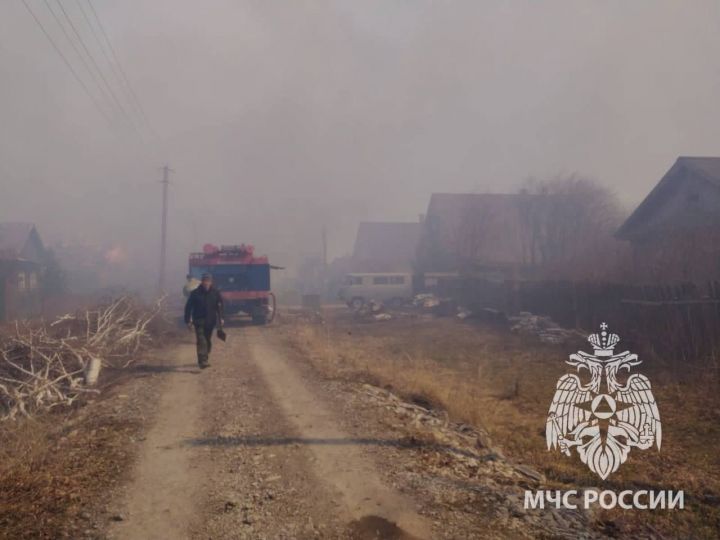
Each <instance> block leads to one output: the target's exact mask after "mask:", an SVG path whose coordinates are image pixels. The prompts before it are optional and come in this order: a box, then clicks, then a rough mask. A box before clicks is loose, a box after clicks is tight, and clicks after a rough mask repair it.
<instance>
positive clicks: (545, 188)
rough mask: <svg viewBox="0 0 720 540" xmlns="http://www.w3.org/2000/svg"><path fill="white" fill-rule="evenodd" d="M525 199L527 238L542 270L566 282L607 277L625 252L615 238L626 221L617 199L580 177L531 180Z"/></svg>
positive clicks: (606, 190) (600, 187)
mask: <svg viewBox="0 0 720 540" xmlns="http://www.w3.org/2000/svg"><path fill="white" fill-rule="evenodd" d="M521 193H523V194H525V195H527V198H525V199H522V203H521V204H523V205H524V206H525V208H524V209H523V211H522V212H521V214H522V215H523V221H524V227H526V228H527V230H526V231H525V234H524V235H523V236H524V237H525V238H526V241H527V243H528V248H529V251H530V253H531V256H532V259H533V260H534V261H535V262H536V263H537V264H538V265H539V266H540V267H541V268H543V269H544V270H545V271H547V272H548V273H551V274H552V275H554V276H559V277H564V278H591V277H595V278H597V277H608V275H609V274H610V273H611V272H612V269H613V266H614V264H615V262H616V259H617V257H618V250H620V249H621V245H620V243H619V242H617V241H616V240H615V239H614V237H613V233H614V232H615V230H616V229H617V227H618V225H619V224H620V221H621V219H622V210H621V206H620V203H619V201H618V199H617V197H616V196H615V194H614V193H612V192H611V191H610V190H608V189H607V188H605V187H603V186H600V185H599V184H597V183H596V182H595V181H593V180H590V179H587V178H584V177H582V176H579V175H577V174H573V175H570V176H559V177H555V178H552V179H548V180H535V179H530V180H528V181H526V182H525V184H524V186H523V187H522V189H521Z"/></svg>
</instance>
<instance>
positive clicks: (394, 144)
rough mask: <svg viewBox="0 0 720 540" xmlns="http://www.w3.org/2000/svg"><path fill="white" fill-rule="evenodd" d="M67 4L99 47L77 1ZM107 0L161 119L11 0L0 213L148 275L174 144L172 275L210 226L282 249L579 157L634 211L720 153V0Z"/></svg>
mask: <svg viewBox="0 0 720 540" xmlns="http://www.w3.org/2000/svg"><path fill="white" fill-rule="evenodd" d="M27 2H28V5H29V6H30V7H31V9H32V10H33V11H34V12H35V13H36V14H37V16H38V18H39V19H40V20H41V22H42V23H43V24H44V25H45V26H46V28H47V29H48V32H49V33H50V34H51V36H52V37H53V39H54V40H56V42H57V43H58V45H59V47H60V48H61V50H62V51H63V52H64V53H65V54H66V56H67V57H68V59H69V60H70V61H71V62H73V63H74V65H75V66H76V69H77V71H78V74H79V75H80V76H81V77H83V78H84V79H85V80H86V82H87V84H88V87H89V89H90V90H91V91H93V92H94V93H95V94H98V93H99V92H98V90H97V87H95V86H93V84H92V80H91V79H90V77H89V75H88V73H87V72H84V71H83V70H82V65H81V64H80V63H79V60H78V59H77V57H74V56H73V50H72V49H71V48H70V45H69V43H68V42H67V40H65V37H64V36H63V33H62V31H61V30H60V28H59V27H58V26H57V23H56V22H55V21H54V20H53V18H52V16H51V15H50V13H49V12H48V11H47V8H46V7H45V4H44V3H43V2H42V1H38V0H27ZM50 4H51V5H52V6H53V7H56V4H53V2H52V1H51V2H50ZM63 5H64V6H66V9H67V11H68V14H69V15H70V16H72V18H73V20H75V21H76V22H77V23H78V26H79V30H81V32H84V33H83V35H84V37H86V39H87V43H88V46H93V45H97V44H96V43H94V42H93V41H92V40H91V34H89V33H88V32H89V30H88V29H87V28H86V27H83V26H82V24H80V23H82V22H84V20H83V18H82V12H81V11H80V9H79V7H78V6H79V5H84V6H87V3H85V0H80V4H78V3H75V2H74V1H70V0H63ZM93 5H94V6H95V9H96V10H97V13H98V15H99V17H100V19H101V20H102V22H103V24H104V26H105V29H106V30H107V33H108V35H109V37H110V40H111V42H112V44H113V47H114V49H115V50H116V51H117V55H118V57H119V59H120V62H121V64H122V67H123V68H124V70H125V72H126V74H127V77H128V79H129V80H130V82H131V84H132V87H133V89H134V90H135V92H136V94H137V96H138V98H139V101H140V102H141V103H142V107H143V109H144V111H145V113H146V115H147V118H148V120H149V125H143V124H142V122H140V121H139V120H138V121H136V123H137V124H138V125H137V128H136V129H137V131H135V130H134V129H131V128H130V127H129V126H128V125H127V123H126V122H124V121H123V119H122V116H121V115H119V114H117V113H115V114H113V113H112V112H111V110H110V106H109V105H108V102H107V101H105V102H103V103H105V105H104V107H105V109H106V111H107V114H108V115H109V116H110V115H112V116H111V122H107V121H106V120H105V119H104V118H103V116H101V115H100V114H99V112H98V110H97V109H96V108H95V107H94V106H93V103H92V101H91V100H90V99H89V98H88V96H87V95H86V94H85V93H84V92H83V90H82V88H81V87H80V85H79V84H78V83H77V81H76V80H74V78H73V77H72V75H71V73H70V72H69V71H68V68H67V67H66V66H65V65H64V64H63V62H62V60H61V59H60V57H59V56H58V55H57V53H56V52H55V51H54V50H53V49H52V46H51V45H50V43H49V42H48V40H47V38H46V37H45V36H44V35H43V34H42V32H41V30H40V29H39V27H38V26H37V25H36V23H35V22H34V20H33V19H32V17H31V16H30V14H29V13H28V12H27V11H26V9H25V7H24V6H23V4H22V2H20V1H19V0H18V1H15V0H13V1H8V2H3V4H2V6H0V79H1V80H2V84H0V119H1V121H2V129H0V220H2V221H32V222H34V223H36V224H37V225H38V229H39V232H40V234H41V236H42V237H43V239H44V240H45V242H46V243H47V244H50V245H53V244H54V243H56V242H59V241H62V242H65V243H76V244H83V243H86V244H88V245H104V246H107V249H108V250H109V255H108V256H109V257H111V258H114V259H113V261H114V262H117V264H120V265H124V266H122V268H123V269H124V270H123V272H122V273H121V274H122V278H118V279H125V280H131V281H134V282H140V283H139V285H140V286H143V287H145V286H148V284H154V283H155V279H156V278H155V275H156V272H157V263H158V255H157V254H158V246H159V224H160V194H161V191H160V189H161V187H160V184H159V180H160V179H161V171H160V167H162V166H163V165H164V164H166V163H167V164H168V165H170V167H172V168H173V169H174V170H175V173H174V174H172V176H171V181H172V185H171V189H170V214H169V224H170V228H169V231H170V232H169V241H170V244H169V246H170V247H169V250H170V252H169V261H168V282H169V283H170V284H172V283H174V282H178V283H179V282H180V280H181V279H182V276H184V273H185V265H186V256H187V252H188V251H191V250H193V249H198V248H199V247H200V246H201V245H202V244H203V243H205V242H214V243H218V244H220V243H239V242H248V243H253V244H255V245H256V246H257V247H258V250H259V251H260V252H263V253H269V254H270V255H271V256H272V257H273V259H274V260H273V261H272V262H274V263H277V264H286V263H288V262H289V261H291V260H294V259H296V258H297V257H299V256H300V255H302V254H305V253H313V252H319V251H320V249H321V240H320V239H321V233H320V231H321V228H322V227H323V226H326V227H327V229H328V241H329V247H330V254H331V256H339V255H343V254H346V253H348V252H349V251H350V250H351V248H352V240H353V237H354V234H355V230H356V227H357V223H358V221H360V220H387V221H391V220H415V219H417V216H418V214H419V213H422V212H424V211H425V208H426V206H427V202H428V199H429V196H430V193H432V192H437V191H446V192H462V191H492V192H507V191H514V190H515V189H516V188H517V186H518V185H519V184H520V182H522V181H523V180H524V179H525V178H527V177H528V176H540V177H542V176H551V175H555V174H557V173H559V172H573V171H578V172H580V173H582V174H584V175H587V176H589V177H591V178H594V179H596V180H597V181H598V182H599V183H600V184H602V185H605V186H608V187H610V188H611V189H612V190H614V191H615V192H616V193H617V194H618V195H619V196H620V197H621V199H622V200H623V202H624V203H625V204H627V206H628V207H631V206H632V205H634V204H635V203H637V202H638V201H639V200H640V199H642V198H643V197H644V196H645V195H646V194H647V192H648V191H649V190H650V189H651V188H652V186H654V184H655V183H656V182H657V181H658V180H659V178H660V177H661V176H662V174H663V173H664V172H665V171H666V170H667V168H668V167H669V166H670V165H671V164H672V163H673V162H674V160H675V159H676V157H677V156H678V155H718V152H719V151H720V150H719V146H718V144H719V143H720V101H719V100H718V96H719V95H720V67H719V64H718V61H717V53H718V51H720V3H718V2H716V1H715V0H706V1H701V0H696V1H693V2H682V3H681V2H675V1H658V0H646V1H633V2H628V1H625V0H616V1H604V2H599V1H598V2H576V1H565V2H559V1H558V2H556V1H543V2H537V1H515V2H506V1H483V2H477V1H472V0H468V1H454V2H450V1H422V0H415V1H409V0H394V1H387V0H385V1H368V0H362V1H360V0H355V1H350V0H337V1H334V2H330V1H316V2H290V1H284V2H280V1H261V0H255V1H249V0H248V1H230V0H226V1H223V0H212V1H211V0H207V1H204V2H191V1H179V0H172V1H171V0H155V1H153V2H142V1H139V0H135V1H125V2H109V1H101V0H96V1H95V2H93ZM58 13H59V12H58ZM98 55H99V53H98ZM98 59H102V57H101V56H98ZM123 104H124V105H126V106H127V107H126V108H127V109H128V110H131V109H132V107H131V105H128V104H127V103H123ZM113 250H114V251H113ZM283 259H286V260H283Z"/></svg>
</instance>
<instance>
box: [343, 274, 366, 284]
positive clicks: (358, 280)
mask: <svg viewBox="0 0 720 540" xmlns="http://www.w3.org/2000/svg"><path fill="white" fill-rule="evenodd" d="M345 285H362V276H345Z"/></svg>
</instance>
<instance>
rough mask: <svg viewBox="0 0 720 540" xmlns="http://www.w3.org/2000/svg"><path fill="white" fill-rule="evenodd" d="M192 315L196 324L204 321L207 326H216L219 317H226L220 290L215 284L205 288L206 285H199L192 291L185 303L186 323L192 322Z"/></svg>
mask: <svg viewBox="0 0 720 540" xmlns="http://www.w3.org/2000/svg"><path fill="white" fill-rule="evenodd" d="M191 317H192V321H193V323H194V324H196V325H197V324H200V321H203V322H202V324H203V326H205V328H214V327H215V325H216V324H217V320H218V317H219V318H221V319H223V318H224V314H223V300H222V295H221V294H220V290H219V289H216V288H215V287H213V286H210V288H209V289H207V290H205V287H203V286H202V285H199V286H198V288H197V289H195V290H194V291H193V292H191V293H190V296H189V297H188V300H187V303H186V304H185V324H188V323H189V322H190V318H191Z"/></svg>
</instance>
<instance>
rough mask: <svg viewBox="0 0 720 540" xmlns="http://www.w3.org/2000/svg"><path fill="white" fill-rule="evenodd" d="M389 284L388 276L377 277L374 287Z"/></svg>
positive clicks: (374, 279)
mask: <svg viewBox="0 0 720 540" xmlns="http://www.w3.org/2000/svg"><path fill="white" fill-rule="evenodd" d="M387 284H388V277H387V276H376V277H374V278H373V285H387Z"/></svg>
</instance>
